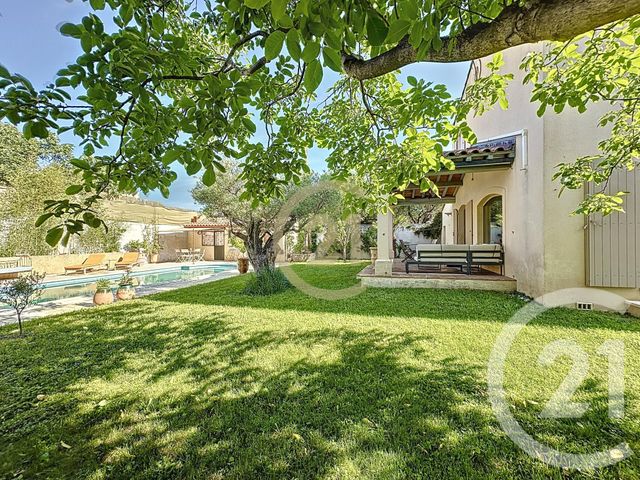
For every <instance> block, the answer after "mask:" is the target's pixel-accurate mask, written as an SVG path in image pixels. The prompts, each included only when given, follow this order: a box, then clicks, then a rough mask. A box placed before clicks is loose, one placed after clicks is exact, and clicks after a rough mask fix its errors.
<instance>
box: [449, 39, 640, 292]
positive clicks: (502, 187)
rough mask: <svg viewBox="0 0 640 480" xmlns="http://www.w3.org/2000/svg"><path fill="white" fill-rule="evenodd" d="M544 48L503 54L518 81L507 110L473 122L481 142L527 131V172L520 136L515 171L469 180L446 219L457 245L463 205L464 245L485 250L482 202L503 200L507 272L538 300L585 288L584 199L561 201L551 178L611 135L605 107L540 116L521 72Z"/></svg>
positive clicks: (572, 196) (579, 194) (568, 194)
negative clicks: (604, 123) (579, 212)
mask: <svg viewBox="0 0 640 480" xmlns="http://www.w3.org/2000/svg"><path fill="white" fill-rule="evenodd" d="M542 48H543V46H542V45H541V44H537V45H528V46H521V47H516V48H513V49H510V50H507V51H505V52H504V58H505V67H504V70H506V71H509V72H511V73H513V74H514V76H515V78H514V80H513V81H512V82H511V83H510V85H509V87H508V90H507V96H508V99H509V109H508V110H506V111H504V110H501V109H500V108H499V107H497V106H496V107H494V109H493V110H492V111H490V112H488V113H486V114H485V115H483V116H482V117H478V118H472V119H469V121H470V124H471V126H472V128H473V129H474V131H475V132H476V134H477V137H478V140H479V141H482V140H485V139H489V138H493V137H497V136H505V135H507V134H510V133H513V132H517V131H520V130H522V129H526V130H527V132H528V165H527V166H526V168H524V165H523V149H522V137H518V139H517V147H516V159H515V162H514V164H513V167H512V168H511V169H510V170H508V171H494V172H485V173H476V174H473V175H471V174H467V175H466V176H465V179H464V185H463V187H461V188H460V189H459V191H458V195H457V197H456V203H455V204H454V205H453V206H451V207H448V208H447V209H446V210H445V214H444V217H443V225H444V227H445V230H446V241H447V242H448V243H454V242H455V239H456V227H457V222H456V210H458V209H459V208H460V207H461V206H462V205H465V206H466V212H467V214H466V215H467V218H466V229H467V232H466V233H467V238H466V243H481V241H482V238H481V229H482V227H481V222H480V221H479V218H480V215H479V213H480V212H479V208H481V202H482V200H483V199H486V197H487V195H491V194H499V195H503V215H504V218H503V242H504V246H505V255H506V265H505V273H506V275H507V276H510V277H513V278H515V279H516V280H517V281H518V290H519V291H521V292H523V293H525V294H527V295H530V296H532V297H538V296H540V295H542V294H544V293H548V292H552V291H555V290H558V289H560V288H568V287H585V286H586V271H587V265H586V250H585V249H586V242H585V229H584V227H585V218H584V216H572V215H571V212H572V211H573V210H574V209H575V208H576V206H577V205H578V203H579V202H580V201H581V200H582V199H583V198H584V192H583V191H582V190H576V191H565V192H563V194H562V195H561V196H558V194H559V185H558V182H557V181H553V179H552V177H553V175H554V173H555V171H556V165H557V164H558V163H560V162H571V161H574V160H575V159H577V158H578V157H580V156H583V155H591V154H594V153H596V152H597V144H598V142H599V141H600V140H601V139H602V138H604V137H605V136H606V135H607V134H608V131H606V130H604V129H602V128H600V127H598V125H597V124H598V119H599V118H600V116H601V115H602V114H603V113H604V112H605V111H606V108H607V106H606V105H595V106H591V108H590V109H589V110H587V112H585V113H584V114H579V113H578V112H577V111H575V110H573V109H566V110H565V111H564V112H563V113H562V114H560V115H557V114H555V113H554V112H553V111H548V112H547V113H546V114H545V115H544V117H543V118H539V117H538V116H537V114H536V110H537V105H535V104H531V102H530V97H531V87H530V86H529V85H523V84H522V77H523V72H521V71H520V70H519V65H520V63H521V60H522V58H523V57H524V56H525V55H526V54H527V53H528V52H530V51H533V50H540V49H542ZM488 60H490V59H485V60H484V62H485V63H486V61H488ZM485 73H486V72H481V74H485ZM471 75H473V70H472V74H471ZM471 80H473V78H472V79H471ZM447 212H448V213H451V215H446V213H447ZM479 225H480V226H479ZM610 290H611V291H613V292H615V293H617V294H619V295H622V296H625V297H626V298H628V299H638V298H640V291H639V290H638V289H610ZM585 301H589V299H588V298H586V299H585Z"/></svg>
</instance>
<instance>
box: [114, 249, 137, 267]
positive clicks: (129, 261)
mask: <svg viewBox="0 0 640 480" xmlns="http://www.w3.org/2000/svg"><path fill="white" fill-rule="evenodd" d="M138 264H140V254H139V253H138V252H128V253H125V254H124V255H123V256H122V258H121V259H120V260H118V261H117V262H116V268H117V269H121V268H122V269H129V268H131V267H135V266H136V265H138Z"/></svg>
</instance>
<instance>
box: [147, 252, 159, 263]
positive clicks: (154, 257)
mask: <svg viewBox="0 0 640 480" xmlns="http://www.w3.org/2000/svg"><path fill="white" fill-rule="evenodd" d="M149 262H151V263H158V254H157V253H152V254H150V255H149Z"/></svg>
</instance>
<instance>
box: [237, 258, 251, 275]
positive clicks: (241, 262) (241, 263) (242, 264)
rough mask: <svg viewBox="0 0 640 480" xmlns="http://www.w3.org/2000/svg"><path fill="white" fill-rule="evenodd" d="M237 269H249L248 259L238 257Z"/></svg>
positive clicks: (243, 270)
mask: <svg viewBox="0 0 640 480" xmlns="http://www.w3.org/2000/svg"><path fill="white" fill-rule="evenodd" d="M238 270H239V271H240V273H247V272H248V271H249V259H248V258H239V259H238Z"/></svg>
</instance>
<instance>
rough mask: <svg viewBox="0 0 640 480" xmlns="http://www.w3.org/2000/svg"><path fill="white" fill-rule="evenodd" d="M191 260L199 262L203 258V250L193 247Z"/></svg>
mask: <svg viewBox="0 0 640 480" xmlns="http://www.w3.org/2000/svg"><path fill="white" fill-rule="evenodd" d="M191 260H192V261H194V262H201V261H202V260H204V252H203V251H202V250H201V249H199V248H195V249H194V250H193V252H192V253H191Z"/></svg>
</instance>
